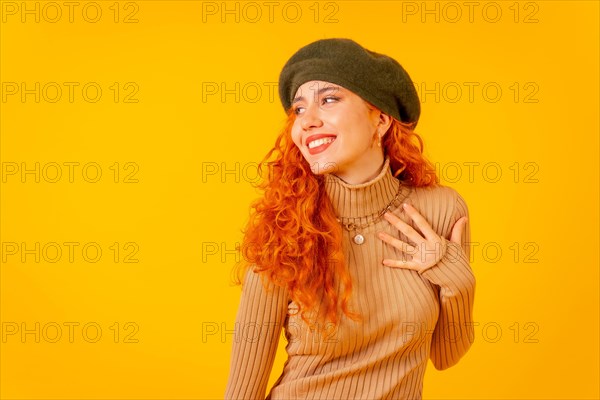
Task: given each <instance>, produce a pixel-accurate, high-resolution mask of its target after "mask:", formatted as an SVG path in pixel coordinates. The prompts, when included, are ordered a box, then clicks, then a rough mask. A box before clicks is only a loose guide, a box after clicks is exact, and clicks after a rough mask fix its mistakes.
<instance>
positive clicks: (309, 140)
mask: <svg viewBox="0 0 600 400" xmlns="http://www.w3.org/2000/svg"><path fill="white" fill-rule="evenodd" d="M328 137H333V138H335V137H336V135H332V134H330V133H319V134H316V135H310V136H309V137H307V138H306V147H308V146H309V144H310V142H312V141H315V140H318V139H323V138H328ZM309 148H310V147H309Z"/></svg>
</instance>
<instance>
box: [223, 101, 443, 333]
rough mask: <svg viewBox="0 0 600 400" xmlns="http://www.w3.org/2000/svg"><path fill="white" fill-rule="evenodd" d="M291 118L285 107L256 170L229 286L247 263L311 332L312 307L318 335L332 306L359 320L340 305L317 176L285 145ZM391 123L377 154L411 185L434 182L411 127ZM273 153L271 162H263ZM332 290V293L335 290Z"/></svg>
mask: <svg viewBox="0 0 600 400" xmlns="http://www.w3.org/2000/svg"><path fill="white" fill-rule="evenodd" d="M366 103H367V106H368V107H369V108H370V109H371V110H376V108H375V107H374V106H373V105H372V104H370V103H369V102H366ZM295 118H296V114H295V113H294V112H293V110H292V109H290V110H288V112H287V120H286V122H285V124H284V128H283V130H282V131H281V133H280V134H279V136H278V137H277V139H276V141H275V145H274V147H273V148H272V149H271V150H270V151H269V152H268V153H267V155H266V156H265V157H264V158H263V160H262V161H261V163H260V165H259V167H258V171H259V174H260V175H261V176H263V170H262V167H263V165H266V166H267V175H266V177H264V176H263V182H262V183H258V184H254V187H255V188H258V189H260V190H262V191H264V195H263V196H262V197H261V198H259V199H257V200H255V201H254V202H253V203H252V205H251V209H252V210H253V212H252V213H251V215H250V219H249V221H248V223H247V225H246V228H245V229H244V230H243V231H242V232H243V233H244V238H243V242H242V255H243V257H242V261H240V262H238V263H237V264H236V267H235V269H236V270H237V276H235V279H234V282H235V283H236V284H238V285H239V284H241V283H242V280H243V278H244V276H245V274H246V272H247V269H248V268H249V267H250V266H254V267H255V268H254V272H257V273H261V275H262V277H263V284H265V287H266V286H267V285H266V283H265V279H266V280H268V281H270V282H272V283H274V284H276V285H278V286H282V287H287V289H288V290H289V294H290V297H291V299H292V300H293V301H295V302H296V303H297V304H298V307H299V310H298V312H300V315H301V317H302V319H303V320H304V321H305V322H306V323H307V324H309V326H311V327H314V324H313V322H311V321H309V319H308V318H307V312H309V311H313V310H315V309H317V308H318V309H319V316H318V320H319V323H320V330H321V331H324V326H325V324H321V323H322V322H325V320H326V319H327V320H329V321H330V323H329V324H328V325H329V326H331V323H333V325H334V327H335V326H336V325H337V324H338V322H339V318H340V314H339V310H340V308H341V311H342V312H343V313H344V314H346V315H347V316H348V317H349V318H351V319H352V320H354V321H360V320H362V317H361V316H360V315H359V314H356V313H354V312H352V311H350V310H349V308H348V300H349V298H350V295H351V292H352V281H351V278H350V275H349V272H348V270H347V268H346V262H345V259H344V253H343V247H342V227H341V225H340V224H339V222H338V221H337V220H336V215H335V212H334V209H333V206H332V204H331V202H330V200H329V197H328V196H327V194H326V192H325V190H324V179H325V178H324V176H323V175H315V174H313V172H312V171H311V169H310V166H309V164H308V162H307V161H306V160H305V159H304V157H303V155H302V153H301V152H300V150H299V149H298V147H297V146H296V145H295V144H294V142H293V141H292V138H291V128H292V125H293V124H294V121H295ZM391 118H392V122H391V125H390V127H389V129H388V131H387V132H386V135H385V136H384V138H383V140H382V147H383V150H384V156H385V155H389V157H390V168H391V170H392V173H393V175H394V176H395V177H396V178H398V179H399V180H401V181H402V182H403V183H405V184H407V185H411V186H431V185H435V184H438V183H439V178H438V177H437V175H436V174H435V170H434V168H433V166H432V164H431V163H430V162H429V161H428V160H427V159H426V158H425V157H424V155H423V141H422V139H421V137H420V136H419V135H418V134H417V133H415V132H414V130H413V126H414V125H413V124H407V123H403V122H401V121H398V120H397V119H395V118H393V117H391ZM415 139H416V140H417V142H418V143H415V141H414V140H415ZM273 154H275V159H274V160H273V161H268V160H269V159H270V157H271V156H272V155H273ZM238 250H239V248H238ZM338 286H339V287H340V289H339V290H336V288H337V287H338ZM321 309H322V310H323V312H320V310H321Z"/></svg>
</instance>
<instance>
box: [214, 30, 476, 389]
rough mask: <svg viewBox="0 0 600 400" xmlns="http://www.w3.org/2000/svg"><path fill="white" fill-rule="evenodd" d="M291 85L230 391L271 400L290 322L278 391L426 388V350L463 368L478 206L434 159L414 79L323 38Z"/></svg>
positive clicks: (303, 53)
mask: <svg viewBox="0 0 600 400" xmlns="http://www.w3.org/2000/svg"><path fill="white" fill-rule="evenodd" d="M279 95H280V98H281V101H282V104H283V106H284V109H285V110H286V111H287V115H288V118H287V123H286V125H285V128H284V129H283V132H282V133H281V134H280V136H279V137H278V138H277V141H276V145H275V147H274V148H273V149H272V150H271V151H270V152H269V153H268V154H267V156H266V157H265V159H264V160H263V162H264V161H266V160H268V159H269V158H270V157H271V155H273V154H276V158H275V160H274V161H272V162H269V163H268V164H267V165H268V167H269V169H268V176H267V178H266V180H265V182H264V183H263V184H262V185H260V187H261V188H262V189H264V191H265V193H264V196H263V197H262V198H260V199H259V200H257V201H256V202H255V203H254V204H253V210H254V212H253V214H252V215H251V218H250V221H249V223H248V225H247V227H246V230H245V236H244V242H243V248H242V251H243V255H244V262H243V263H242V265H241V268H240V269H239V270H238V273H239V276H238V278H243V280H244V284H243V290H242V297H241V302H240V307H239V310H238V313H237V319H236V325H235V333H234V339H233V346H232V355H231V369H230V373H229V380H228V382H227V387H226V390H225V398H226V399H263V398H264V397H265V393H266V389H267V383H268V379H269V375H270V372H271V367H272V365H273V361H274V357H275V353H276V350H277V345H278V342H279V336H280V334H281V329H282V328H283V329H284V333H285V336H286V338H287V341H288V343H287V345H286V352H287V354H288V359H287V361H286V363H285V366H284V370H283V372H282V374H281V375H280V376H279V379H278V380H277V381H276V383H275V384H274V386H273V387H272V388H271V390H270V392H269V394H268V395H267V399H271V400H275V399H286V400H288V399H300V398H302V399H419V398H421V393H422V386H423V375H424V373H425V368H426V366H427V362H428V360H429V359H431V360H432V362H433V365H434V366H435V368H437V369H439V370H442V369H446V368H448V367H451V366H453V365H454V364H456V363H457V362H458V361H459V359H460V358H461V357H462V356H463V355H464V354H465V353H466V352H467V350H468V349H469V347H470V345H471V343H472V341H473V324H472V313H473V300H474V293H475V277H474V275H473V272H472V270H471V268H470V265H469V259H468V254H469V241H470V229H469V225H468V222H467V216H468V210H467V205H466V203H465V201H464V199H463V198H462V197H461V196H460V195H459V194H458V193H457V192H456V191H455V190H453V189H451V188H449V187H445V186H442V185H440V184H439V180H438V178H437V177H436V176H435V174H434V172H433V168H432V166H431V164H430V163H429V162H428V161H427V160H426V159H425V158H424V157H423V155H422V147H423V143H422V141H421V139H420V137H419V136H418V135H417V134H416V133H414V131H413V129H414V127H415V126H416V123H417V120H418V118H419V114H420V106H419V99H418V96H417V93H416V91H415V89H414V86H413V85H412V82H411V80H410V77H409V76H408V74H407V73H406V71H405V70H404V69H403V68H402V67H401V66H400V64H398V62H397V61H395V60H393V59H392V58H390V57H388V56H385V55H383V54H378V53H375V52H372V51H370V50H367V49H365V48H363V47H362V46H360V45H359V44H358V43H356V42H354V41H352V40H349V39H323V40H319V41H316V42H314V43H311V44H309V45H307V46H305V47H303V48H301V49H300V50H299V51H298V52H297V53H296V54H294V55H293V56H292V57H291V58H290V60H289V61H288V62H287V63H286V65H285V66H284V68H283V70H282V72H281V74H280V79H279ZM415 139H416V140H417V141H418V142H419V146H417V144H416V143H414V140H415ZM261 165H263V164H261ZM403 204H406V205H403ZM240 281H241V279H238V283H239V282H240Z"/></svg>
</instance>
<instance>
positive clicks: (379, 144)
mask: <svg viewBox="0 0 600 400" xmlns="http://www.w3.org/2000/svg"><path fill="white" fill-rule="evenodd" d="M377 136H378V137H379V141H378V142H377V146H379V147H381V137H382V136H383V135H377Z"/></svg>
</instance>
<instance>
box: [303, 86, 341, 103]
mask: <svg viewBox="0 0 600 400" xmlns="http://www.w3.org/2000/svg"><path fill="white" fill-rule="evenodd" d="M331 90H341V87H339V86H327V87H324V88H321V89H319V90H318V91H317V95H321V94H323V93H324V92H328V91H331ZM300 100H304V97H303V96H298V97H296V98H294V100H292V104H294V103H296V102H298V101H300Z"/></svg>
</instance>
